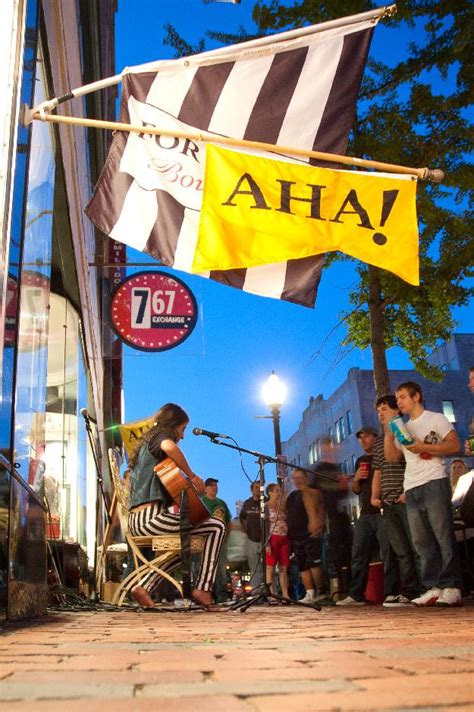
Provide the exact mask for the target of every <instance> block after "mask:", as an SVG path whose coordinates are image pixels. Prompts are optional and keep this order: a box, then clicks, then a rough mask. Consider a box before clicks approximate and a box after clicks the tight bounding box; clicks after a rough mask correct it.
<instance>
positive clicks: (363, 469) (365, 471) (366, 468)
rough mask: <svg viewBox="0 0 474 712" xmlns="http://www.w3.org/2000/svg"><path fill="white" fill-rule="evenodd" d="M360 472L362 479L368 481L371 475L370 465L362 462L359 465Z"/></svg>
mask: <svg viewBox="0 0 474 712" xmlns="http://www.w3.org/2000/svg"><path fill="white" fill-rule="evenodd" d="M359 470H360V477H362V479H364V480H366V479H367V477H368V476H369V474H370V463H369V462H361V463H360V464H359Z"/></svg>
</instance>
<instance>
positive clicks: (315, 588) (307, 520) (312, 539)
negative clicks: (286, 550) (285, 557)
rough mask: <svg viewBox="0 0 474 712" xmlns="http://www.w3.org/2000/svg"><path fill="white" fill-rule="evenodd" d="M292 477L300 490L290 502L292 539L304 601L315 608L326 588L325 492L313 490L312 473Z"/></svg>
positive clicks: (294, 474)
mask: <svg viewBox="0 0 474 712" xmlns="http://www.w3.org/2000/svg"><path fill="white" fill-rule="evenodd" d="M292 476H293V484H294V485H295V488H296V489H295V490H294V491H293V492H291V494H290V495H289V496H288V499H287V500H286V519H287V523H288V536H289V537H290V541H291V551H292V553H293V554H294V556H295V558H296V563H297V564H298V569H299V571H300V574H301V580H302V582H303V586H304V587H305V589H306V594H305V597H304V598H302V599H301V602H302V603H307V604H310V605H311V604H312V603H316V602H317V601H318V600H319V598H320V597H321V589H322V586H323V574H322V569H321V554H322V535H323V532H324V524H325V518H326V512H325V509H324V502H323V497H322V495H321V492H320V491H319V490H316V489H313V488H312V487H310V484H309V477H308V474H307V473H306V472H305V471H304V470H298V469H296V470H294V471H293V475H292ZM318 594H319V595H318Z"/></svg>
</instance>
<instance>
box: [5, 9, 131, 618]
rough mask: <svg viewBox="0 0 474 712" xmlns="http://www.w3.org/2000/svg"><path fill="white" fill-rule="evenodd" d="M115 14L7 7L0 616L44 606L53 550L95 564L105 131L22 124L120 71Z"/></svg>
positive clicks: (108, 371) (93, 109)
mask: <svg viewBox="0 0 474 712" xmlns="http://www.w3.org/2000/svg"><path fill="white" fill-rule="evenodd" d="M115 11H116V0H77V1H75V0H71V2H69V1H68V2H64V3H63V2H58V1H57V0H11V1H9V2H8V3H5V7H3V6H2V22H1V23H0V59H1V66H2V73H1V75H0V97H1V99H0V101H1V102H2V105H1V106H0V109H1V110H2V111H0V116H1V119H0V121H2V122H3V123H1V124H0V139H1V140H0V151H1V153H0V218H1V220H2V226H3V230H2V235H1V238H0V239H1V245H0V374H1V380H0V556H1V558H0V620H1V618H8V619H16V618H24V617H30V616H36V615H42V614H43V613H44V612H45V610H46V605H47V594H48V571H49V574H50V575H51V573H52V569H51V557H49V558H48V549H49V550H50V549H51V547H48V542H54V543H55V544H56V545H58V542H62V543H64V544H74V545H75V546H76V547H77V548H78V550H80V551H81V552H82V557H83V558H84V557H87V558H88V562H89V566H93V562H94V558H95V549H96V533H98V532H100V528H101V521H102V511H103V509H104V502H103V501H101V497H100V496H99V494H98V492H97V483H98V482H100V480H101V479H102V478H104V480H105V481H106V480H107V469H106V458H104V457H102V453H103V452H104V450H105V448H106V447H107V445H108V444H111V434H112V433H113V431H112V430H109V428H111V426H112V424H113V423H114V422H120V420H119V419H120V391H121V358H120V347H119V346H117V345H116V344H115V343H114V339H113V337H112V335H111V331H110V330H109V328H108V326H107V319H106V318H104V306H103V304H104V298H103V294H104V293H105V294H110V291H111V282H113V280H114V279H116V274H114V272H113V271H112V270H109V269H108V268H107V269H104V268H101V267H100V266H98V265H100V263H101V261H102V262H110V261H113V260H110V257H109V250H110V254H114V251H113V249H112V248H109V245H108V243H107V242H105V243H104V241H103V238H102V237H101V236H98V235H96V233H95V231H94V228H93V226H92V224H91V223H90V221H89V220H88V219H87V218H86V216H85V214H84V212H83V208H84V206H85V205H86V203H87V201H88V199H89V197H90V194H91V187H92V185H93V184H94V183H95V181H96V179H97V176H98V174H99V171H100V168H101V166H102V164H103V162H104V160H105V156H106V152H107V148H108V137H107V135H106V134H105V132H99V131H88V130H86V129H85V128H82V127H71V126H64V125H61V126H54V125H53V124H48V123H43V122H40V121H33V122H32V123H31V124H29V125H28V126H23V125H22V116H23V112H22V107H23V105H26V106H27V107H33V106H35V105H37V104H39V103H40V102H41V101H43V100H45V99H49V98H51V97H55V96H62V95H63V94H66V93H67V92H68V91H69V89H71V88H76V87H79V86H82V85H84V84H87V83H90V82H92V81H95V80H97V79H100V78H103V77H106V76H110V75H113V74H114V13H115ZM4 67H5V68H7V71H5V72H4V71H3V68H4ZM115 98H116V96H115V90H107V91H103V92H102V93H101V94H96V95H91V96H90V97H88V98H87V99H86V98H83V99H76V100H74V101H72V102H67V103H65V104H63V105H62V106H61V107H60V109H59V110H58V113H65V114H70V115H73V116H85V115H87V114H89V115H91V116H94V117H96V118H103V119H113V118H114V117H115ZM104 245H105V246H104ZM84 413H86V414H90V415H91V419H90V420H86V418H85V417H84ZM86 424H89V426H90V428H89V430H88V431H86Z"/></svg>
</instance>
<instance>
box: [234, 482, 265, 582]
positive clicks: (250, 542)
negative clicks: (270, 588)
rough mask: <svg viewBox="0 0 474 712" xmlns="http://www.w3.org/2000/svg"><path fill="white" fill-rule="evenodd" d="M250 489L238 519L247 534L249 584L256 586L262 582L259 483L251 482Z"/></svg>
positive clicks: (246, 551) (246, 553)
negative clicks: (250, 494)
mask: <svg viewBox="0 0 474 712" xmlns="http://www.w3.org/2000/svg"><path fill="white" fill-rule="evenodd" d="M250 491H251V492H252V496H251V497H249V498H248V499H246V500H245V502H244V503H243V505H242V509H241V510H240V514H239V519H240V523H241V525H242V530H243V531H244V532H245V534H246V535H247V541H246V546H245V555H246V557H247V564H248V567H249V570H250V576H251V578H250V585H251V586H253V588H256V587H257V586H260V584H261V583H262V561H261V553H262V546H261V527H260V484H259V483H258V482H252V484H251V485H250Z"/></svg>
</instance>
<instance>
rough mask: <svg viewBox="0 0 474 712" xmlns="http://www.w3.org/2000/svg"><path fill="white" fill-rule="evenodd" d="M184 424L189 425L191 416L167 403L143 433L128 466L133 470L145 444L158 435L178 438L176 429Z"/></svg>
mask: <svg viewBox="0 0 474 712" xmlns="http://www.w3.org/2000/svg"><path fill="white" fill-rule="evenodd" d="M183 423H189V416H188V414H187V413H186V411H185V410H183V408H181V406H179V405H176V403H165V405H162V406H161V408H160V409H159V411H158V412H157V413H156V414H155V416H154V418H153V425H152V426H151V428H150V429H149V430H147V431H146V432H145V433H143V436H142V437H141V439H140V440H139V441H138V443H137V445H136V447H135V449H134V450H133V452H132V454H131V455H130V459H129V461H128V465H129V467H130V468H131V469H133V468H134V467H135V465H136V462H137V459H138V453H139V452H140V448H141V446H142V445H143V443H149V442H150V441H151V440H153V438H155V437H156V436H157V435H166V436H167V437H168V438H169V439H170V440H175V441H176V438H177V432H176V428H177V427H178V426H179V425H182V424H183Z"/></svg>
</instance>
